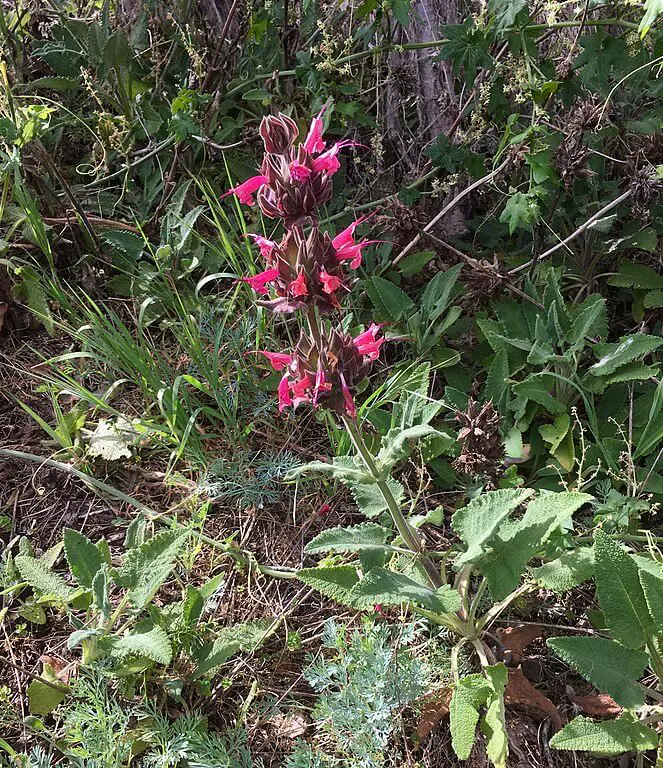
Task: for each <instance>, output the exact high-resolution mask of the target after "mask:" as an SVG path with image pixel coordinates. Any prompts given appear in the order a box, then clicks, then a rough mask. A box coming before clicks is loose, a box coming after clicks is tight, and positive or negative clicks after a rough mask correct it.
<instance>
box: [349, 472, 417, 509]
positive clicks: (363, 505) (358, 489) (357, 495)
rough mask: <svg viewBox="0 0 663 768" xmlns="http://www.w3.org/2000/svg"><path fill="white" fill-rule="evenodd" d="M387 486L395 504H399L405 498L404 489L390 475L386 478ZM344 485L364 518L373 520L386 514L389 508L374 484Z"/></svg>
mask: <svg viewBox="0 0 663 768" xmlns="http://www.w3.org/2000/svg"><path fill="white" fill-rule="evenodd" d="M386 482H387V485H388V486H389V489H390V490H391V494H392V496H393V497H394V499H396V503H397V504H399V505H400V504H401V503H402V501H403V499H404V498H405V488H403V486H402V485H401V483H399V482H398V480H396V479H395V478H393V477H392V476H391V475H389V476H388V477H387V480H386ZM345 485H347V486H348V488H349V489H350V493H351V494H352V498H353V499H354V500H355V503H356V504H357V507H359V511H360V512H361V513H362V515H364V517H368V518H369V519H370V518H374V517H378V516H379V515H381V514H382V513H383V512H387V511H388V510H389V507H388V506H387V502H386V501H385V500H384V496H383V495H382V493H381V492H380V489H379V488H378V487H377V485H376V484H375V483H354V482H346V483H345Z"/></svg>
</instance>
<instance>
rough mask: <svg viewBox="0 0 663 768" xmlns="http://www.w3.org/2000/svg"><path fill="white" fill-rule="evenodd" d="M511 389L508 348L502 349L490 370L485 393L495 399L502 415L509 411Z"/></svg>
mask: <svg viewBox="0 0 663 768" xmlns="http://www.w3.org/2000/svg"><path fill="white" fill-rule="evenodd" d="M509 391H510V388H509V358H508V356H507V353H506V350H505V349H500V351H499V352H498V353H497V354H496V355H495V357H494V358H493V362H492V365H491V366H490V369H489V371H488V376H487V378H486V386H485V388H484V395H485V397H486V399H487V400H492V401H493V405H494V406H495V408H497V410H498V412H499V413H500V414H501V415H502V416H504V415H506V413H507V405H508V402H509Z"/></svg>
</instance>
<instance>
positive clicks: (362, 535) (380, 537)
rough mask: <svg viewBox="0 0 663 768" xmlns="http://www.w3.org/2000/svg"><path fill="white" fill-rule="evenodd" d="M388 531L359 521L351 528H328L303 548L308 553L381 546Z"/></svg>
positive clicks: (345, 550) (373, 524) (356, 549)
mask: <svg viewBox="0 0 663 768" xmlns="http://www.w3.org/2000/svg"><path fill="white" fill-rule="evenodd" d="M389 535H390V531H389V530H387V528H383V527H382V526H381V525H378V524H377V523H360V524H359V525H353V526H352V527H351V528H342V527H340V526H339V527H337V528H329V529H328V530H326V531H323V532H322V533H320V534H318V535H317V536H316V537H315V538H314V539H313V540H312V541H309V543H308V544H307V545H306V547H305V548H304V551H305V552H306V553H308V554H309V555H315V554H318V553H319V552H359V551H360V550H362V549H366V548H375V547H380V546H383V545H384V544H385V543H386V541H387V537H388V536H389Z"/></svg>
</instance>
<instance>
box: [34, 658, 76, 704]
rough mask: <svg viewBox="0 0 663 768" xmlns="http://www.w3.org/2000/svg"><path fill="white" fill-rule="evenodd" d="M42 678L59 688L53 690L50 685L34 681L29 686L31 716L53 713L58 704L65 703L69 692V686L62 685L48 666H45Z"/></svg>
mask: <svg viewBox="0 0 663 768" xmlns="http://www.w3.org/2000/svg"><path fill="white" fill-rule="evenodd" d="M42 677H43V678H44V679H45V680H48V681H49V682H50V683H53V685H56V686H57V688H53V687H52V686H50V685H46V683H44V682H42V681H41V680H33V681H32V682H31V683H30V685H29V686H28V691H27V692H28V709H29V710H30V714H31V715H47V714H49V712H52V711H53V710H54V709H55V708H56V707H57V706H58V704H60V703H61V702H62V701H64V699H65V697H66V696H67V693H68V692H69V686H67V685H64V684H63V683H60V681H59V680H58V679H57V676H56V674H55V672H54V670H53V669H52V667H50V665H48V664H44V671H43V673H42Z"/></svg>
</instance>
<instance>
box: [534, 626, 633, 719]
mask: <svg viewBox="0 0 663 768" xmlns="http://www.w3.org/2000/svg"><path fill="white" fill-rule="evenodd" d="M546 642H547V645H548V646H549V647H550V648H552V649H553V651H555V653H556V654H557V655H558V656H560V657H561V658H562V659H564V661H565V662H566V663H567V664H569V665H570V666H571V667H573V668H574V669H575V670H576V671H577V672H579V673H580V674H581V675H583V676H584V677H586V678H587V679H588V680H589V682H590V683H591V684H592V685H594V686H595V687H596V688H598V689H599V691H602V692H603V693H609V694H610V696H612V698H613V699H614V700H615V701H616V702H617V704H620V705H621V706H622V707H625V708H626V709H633V708H635V707H638V706H640V705H642V704H644V701H645V694H644V691H643V690H642V688H641V687H640V686H639V685H638V683H637V681H638V680H639V679H640V678H641V677H642V675H643V673H644V669H645V667H646V666H647V662H648V656H647V654H646V653H643V652H642V651H634V650H630V649H628V648H624V647H623V646H621V645H619V643H616V642H615V641H614V640H606V639H604V638H602V637H551V638H549V639H548V640H547V641H546Z"/></svg>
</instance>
